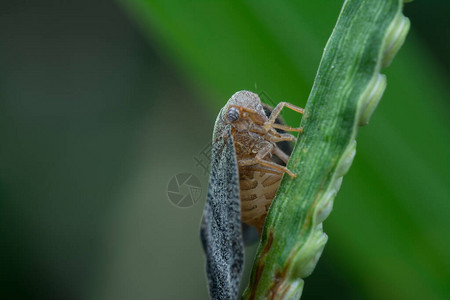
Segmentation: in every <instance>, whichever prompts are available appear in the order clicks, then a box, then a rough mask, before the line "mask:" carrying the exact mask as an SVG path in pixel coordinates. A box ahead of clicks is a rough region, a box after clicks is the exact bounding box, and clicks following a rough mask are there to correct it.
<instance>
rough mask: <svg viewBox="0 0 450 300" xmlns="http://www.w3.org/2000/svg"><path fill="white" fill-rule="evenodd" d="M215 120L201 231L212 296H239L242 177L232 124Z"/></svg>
mask: <svg viewBox="0 0 450 300" xmlns="http://www.w3.org/2000/svg"><path fill="white" fill-rule="evenodd" d="M220 116H221V114H219V117H218V119H217V121H216V126H215V127H214V134H213V145H212V156H211V170H210V177H209V187H208V196H207V199H206V204H205V209H204V211H203V220H202V225H201V230H200V235H201V240H202V244H203V250H204V251H205V255H206V273H207V276H208V284H209V294H210V296H211V298H212V299H236V298H237V296H238V291H239V284H240V281H241V277H242V269H243V264H244V245H243V241H242V228H241V207H240V199H239V177H238V167H237V161H236V152H235V148H234V143H233V137H232V135H231V128H230V126H229V125H227V126H224V125H223V124H222V123H221V121H220Z"/></svg>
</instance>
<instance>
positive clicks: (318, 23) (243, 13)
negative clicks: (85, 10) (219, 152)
mask: <svg viewBox="0 0 450 300" xmlns="http://www.w3.org/2000/svg"><path fill="white" fill-rule="evenodd" d="M121 2H122V3H123V4H124V5H125V7H126V8H127V9H128V10H129V11H130V13H131V15H132V16H133V17H134V18H136V19H137V20H138V21H139V24H140V25H141V27H142V28H143V30H144V31H145V32H148V36H149V37H150V38H152V40H153V41H154V40H156V41H158V43H159V45H160V52H161V53H164V54H165V55H166V58H167V59H170V60H172V61H173V62H174V63H175V64H176V65H177V66H179V68H180V72H181V73H182V74H183V75H184V76H185V78H186V80H188V81H189V82H190V83H191V84H192V85H193V86H195V87H196V88H197V89H196V90H197V91H201V93H203V95H204V96H203V97H200V98H201V99H208V101H207V102H205V104H206V105H208V106H209V107H211V108H212V109H211V115H216V114H217V111H218V109H219V108H220V107H222V106H223V104H224V103H225V101H226V99H228V98H229V97H230V95H232V94H233V93H234V92H235V91H238V90H243V89H247V90H253V91H256V92H260V91H265V92H266V93H268V94H269V95H271V98H272V99H273V100H274V101H275V102H279V101H289V102H291V103H294V104H296V105H299V106H304V104H305V100H306V98H307V95H308V94H309V90H310V87H311V86H312V83H313V78H314V75H315V72H316V69H317V66H318V64H319V59H320V56H321V54H322V52H323V47H324V46H325V42H326V40H327V38H328V36H329V35H330V33H331V30H332V28H333V25H334V23H335V21H336V18H337V16H338V13H339V9H340V7H341V4H342V3H338V2H337V1H295V2H294V1H293V2H274V1H273V2H267V1H264V2H257V1H248V2H233V3H230V2H222V1H214V2H206V1H199V2H197V1H194V2H193V1H145V0H128V1H125V0H122V1H121ZM409 5H412V4H409ZM412 22H413V24H414V20H412ZM385 73H386V75H387V77H388V87H387V89H386V92H385V94H384V96H383V101H382V102H381V103H380V105H379V107H378V109H377V112H376V113H375V115H374V116H373V118H372V124H371V126H368V127H366V128H363V130H361V132H360V134H359V137H358V155H357V156H356V158H355V161H354V163H353V167H352V169H351V170H350V172H349V174H348V175H347V176H346V180H345V181H344V184H343V186H342V189H341V191H340V193H339V195H338V197H337V199H336V203H335V209H334V211H333V214H332V215H331V216H330V218H329V219H328V220H327V222H326V223H325V226H326V231H327V233H328V235H329V236H330V240H329V241H328V245H327V247H326V250H325V253H326V254H328V255H330V256H331V257H332V259H333V261H336V264H337V265H338V267H339V274H340V276H342V277H345V278H347V279H348V281H351V284H350V286H358V287H359V290H361V291H363V292H364V293H365V294H366V295H370V298H383V299H425V298H433V299H439V298H445V293H446V289H447V285H446V278H448V276H449V269H450V265H449V260H448V253H449V252H450V245H449V240H448V235H447V234H446V229H447V228H449V225H450V222H449V218H448V211H449V208H450V207H449V202H448V194H447V187H446V186H447V184H448V180H447V178H448V151H447V149H448V146H449V142H448V141H449V140H450V139H449V135H448V132H447V126H448V123H446V122H447V121H445V120H446V119H447V116H446V115H445V113H444V112H445V111H446V110H448V103H446V100H445V99H447V98H448V88H445V87H444V85H443V80H442V77H443V76H442V73H441V71H440V69H439V66H438V65H436V64H435V63H434V61H433V59H432V57H430V56H429V54H428V52H427V51H426V50H424V49H423V48H422V47H421V44H420V41H418V40H417V39H416V38H415V37H414V35H411V37H410V38H409V39H408V41H407V43H406V45H405V47H404V48H403V49H402V51H401V52H400V54H399V55H398V56H397V57H396V59H395V62H394V64H393V65H392V66H391V67H390V68H388V69H386V70H385ZM255 84H256V86H257V88H255ZM285 118H286V119H287V121H288V123H291V124H292V125H293V126H296V125H298V124H295V123H294V122H295V121H294V119H293V118H291V116H290V115H287V116H286V117H285ZM211 128H212V124H211ZM319 264H320V263H319ZM198 276H199V278H203V277H202V276H201V275H200V274H199V275H198ZM309 283H310V281H309ZM306 289H307V288H306Z"/></svg>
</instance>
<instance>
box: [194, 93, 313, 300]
mask: <svg viewBox="0 0 450 300" xmlns="http://www.w3.org/2000/svg"><path fill="white" fill-rule="evenodd" d="M284 107H287V108H290V109H292V110H294V111H297V112H299V113H303V112H304V110H303V109H302V108H300V107H297V106H294V105H292V104H290V103H287V102H281V103H279V104H278V105H277V106H276V107H275V108H274V109H273V110H272V112H271V114H270V116H267V115H266V114H265V112H264V107H263V105H262V104H261V101H260V99H259V97H258V95H257V94H255V93H252V92H249V91H240V92H237V93H235V94H234V95H233V96H232V97H231V98H230V100H229V101H228V102H227V104H226V105H225V106H224V107H223V108H222V109H221V111H220V113H219V115H218V116H217V119H216V122H215V126H214V132H213V141H212V153H211V154H212V155H211V167H210V168H211V169H210V178H209V187H208V195H207V201H206V205H205V209H204V212H203V220H202V225H201V232H200V234H201V240H202V244H203V249H204V251H205V254H206V258H207V264H206V270H207V276H208V282H209V292H210V296H211V297H212V298H213V299H236V298H237V295H238V289H239V283H240V279H241V275H242V268H243V262H244V246H243V240H242V225H241V221H242V222H244V223H247V224H248V225H251V226H254V227H256V229H257V230H258V232H259V233H260V232H261V230H262V228H263V225H264V221H265V218H266V215H267V212H268V209H269V207H270V204H271V203H272V200H273V198H274V197H275V194H276V191H277V189H278V187H279V185H280V181H281V178H282V176H283V174H284V173H287V174H288V175H289V176H291V177H293V178H295V177H296V174H294V173H293V172H291V171H290V170H289V169H288V168H287V167H286V166H285V165H286V164H287V162H288V160H289V154H287V153H286V152H285V151H283V150H282V149H281V148H280V147H279V146H278V145H277V143H280V142H286V141H296V138H295V137H294V136H293V135H291V134H288V133H285V132H281V131H296V132H300V133H301V132H302V129H301V128H292V127H289V126H286V125H284V124H280V123H279V122H278V116H279V114H280V112H281V110H282V109H283V108H284Z"/></svg>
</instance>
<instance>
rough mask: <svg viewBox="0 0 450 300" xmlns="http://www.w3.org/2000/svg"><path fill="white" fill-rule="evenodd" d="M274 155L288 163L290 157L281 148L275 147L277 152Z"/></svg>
mask: <svg viewBox="0 0 450 300" xmlns="http://www.w3.org/2000/svg"><path fill="white" fill-rule="evenodd" d="M273 154H275V155H276V156H278V157H279V158H280V159H281V160H282V161H284V163H285V164H287V163H288V160H289V155H287V154H286V153H284V151H283V150H281V149H280V148H278V147H275V150H274V152H273Z"/></svg>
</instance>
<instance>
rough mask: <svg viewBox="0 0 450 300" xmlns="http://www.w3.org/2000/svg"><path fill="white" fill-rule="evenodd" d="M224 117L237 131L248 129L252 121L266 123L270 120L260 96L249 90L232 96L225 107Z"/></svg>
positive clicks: (258, 123) (260, 123) (259, 123)
mask: <svg viewBox="0 0 450 300" xmlns="http://www.w3.org/2000/svg"><path fill="white" fill-rule="evenodd" d="M222 119H223V121H224V122H225V123H226V124H231V125H232V126H233V127H234V128H235V129H236V130H237V131H245V130H248V127H249V126H250V124H251V123H255V124H257V125H264V123H265V122H267V121H268V119H267V116H266V114H265V113H264V109H263V106H262V104H261V100H260V99H259V96H258V95H257V94H255V93H252V92H249V91H239V92H237V93H235V94H234V95H233V96H231V98H230V100H228V102H227V104H226V105H225V107H224V109H223V115H222Z"/></svg>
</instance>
